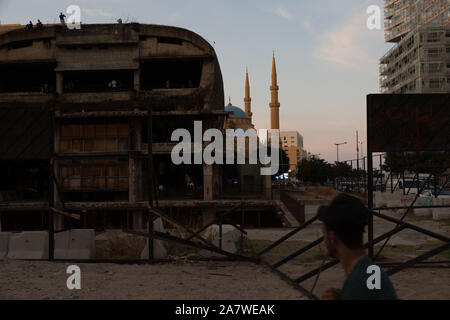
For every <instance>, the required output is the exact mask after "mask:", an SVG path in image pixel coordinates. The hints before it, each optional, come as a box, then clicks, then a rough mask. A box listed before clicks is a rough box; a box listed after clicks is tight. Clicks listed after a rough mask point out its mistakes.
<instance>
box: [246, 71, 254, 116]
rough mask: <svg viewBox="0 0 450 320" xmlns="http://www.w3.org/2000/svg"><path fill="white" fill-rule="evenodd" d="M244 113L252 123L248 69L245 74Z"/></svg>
mask: <svg viewBox="0 0 450 320" xmlns="http://www.w3.org/2000/svg"><path fill="white" fill-rule="evenodd" d="M244 103H245V113H246V114H247V115H248V116H249V118H250V122H252V115H253V113H252V98H250V81H249V80H248V69H247V70H246V72H245V98H244Z"/></svg>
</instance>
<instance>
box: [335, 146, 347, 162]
mask: <svg viewBox="0 0 450 320" xmlns="http://www.w3.org/2000/svg"><path fill="white" fill-rule="evenodd" d="M344 144H347V142H342V143H335V144H334V145H335V146H336V149H337V162H339V146H342V145H344Z"/></svg>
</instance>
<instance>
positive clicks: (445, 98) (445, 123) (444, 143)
mask: <svg viewBox="0 0 450 320" xmlns="http://www.w3.org/2000/svg"><path fill="white" fill-rule="evenodd" d="M367 138H368V146H369V148H370V150H369V151H370V152H404V151H440V150H450V94H371V95H368V96H367Z"/></svg>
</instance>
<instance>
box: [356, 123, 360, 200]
mask: <svg viewBox="0 0 450 320" xmlns="http://www.w3.org/2000/svg"><path fill="white" fill-rule="evenodd" d="M356 183H357V184H358V192H359V191H360V188H359V137H358V130H356Z"/></svg>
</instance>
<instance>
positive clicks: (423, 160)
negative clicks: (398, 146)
mask: <svg viewBox="0 0 450 320" xmlns="http://www.w3.org/2000/svg"><path fill="white" fill-rule="evenodd" d="M448 168H450V152H449V151H441V152H439V151H421V152H388V153H386V155H385V164H384V166H383V170H385V171H392V172H394V173H401V172H403V171H413V172H419V173H436V174H440V173H442V172H444V171H445V170H447V169H448Z"/></svg>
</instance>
